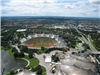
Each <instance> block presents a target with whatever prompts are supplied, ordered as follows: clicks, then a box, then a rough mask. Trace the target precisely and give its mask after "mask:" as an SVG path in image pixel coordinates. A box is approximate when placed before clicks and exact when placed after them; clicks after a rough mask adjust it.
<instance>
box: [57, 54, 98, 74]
mask: <svg viewBox="0 0 100 75" xmlns="http://www.w3.org/2000/svg"><path fill="white" fill-rule="evenodd" d="M64 57H65V58H64V59H62V60H61V61H60V63H61V64H58V65H57V69H58V75H96V65H95V64H93V63H92V62H90V60H88V59H86V58H85V57H81V56H76V55H70V54H64Z"/></svg>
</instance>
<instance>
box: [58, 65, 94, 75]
mask: <svg viewBox="0 0 100 75" xmlns="http://www.w3.org/2000/svg"><path fill="white" fill-rule="evenodd" d="M59 68H60V70H61V71H63V72H65V73H66V74H68V75H73V74H75V75H96V73H94V72H92V71H91V70H90V69H83V68H80V67H77V66H75V65H63V64H61V65H59Z"/></svg>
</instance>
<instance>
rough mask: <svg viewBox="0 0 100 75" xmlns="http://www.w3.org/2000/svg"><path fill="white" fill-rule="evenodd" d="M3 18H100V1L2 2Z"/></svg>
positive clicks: (31, 0)
mask: <svg viewBox="0 0 100 75" xmlns="http://www.w3.org/2000/svg"><path fill="white" fill-rule="evenodd" d="M0 11H1V16H64V17H92V18H100V0H1V9H0Z"/></svg>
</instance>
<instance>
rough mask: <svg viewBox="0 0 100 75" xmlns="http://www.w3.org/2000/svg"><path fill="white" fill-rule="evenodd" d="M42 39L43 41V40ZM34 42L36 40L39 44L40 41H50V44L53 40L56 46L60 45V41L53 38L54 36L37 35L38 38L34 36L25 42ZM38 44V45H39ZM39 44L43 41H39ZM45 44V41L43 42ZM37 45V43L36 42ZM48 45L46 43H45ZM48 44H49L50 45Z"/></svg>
mask: <svg viewBox="0 0 100 75" xmlns="http://www.w3.org/2000/svg"><path fill="white" fill-rule="evenodd" d="M41 40H42V41H41ZM33 42H36V43H37V44H38V42H46V43H48V45H49V43H50V42H51V43H53V44H54V45H55V46H57V45H58V42H57V41H56V40H55V39H52V38H49V37H36V38H32V39H29V40H27V41H26V42H25V43H26V44H31V43H33ZM37 44H36V45H37ZM39 44H41V43H39ZM42 44H43V43H42ZM34 45H35V44H34ZM45 45H46V44H45ZM48 45H47V46H48ZM43 46H44V44H43Z"/></svg>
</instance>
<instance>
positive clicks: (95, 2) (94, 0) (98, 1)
mask: <svg viewBox="0 0 100 75" xmlns="http://www.w3.org/2000/svg"><path fill="white" fill-rule="evenodd" d="M89 2H90V3H94V4H98V5H99V4H100V0H89Z"/></svg>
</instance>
